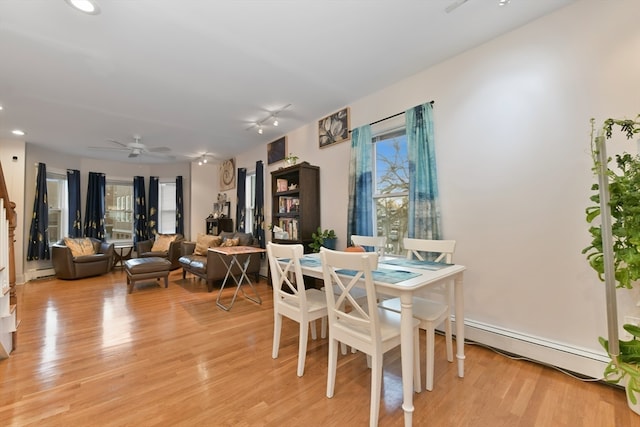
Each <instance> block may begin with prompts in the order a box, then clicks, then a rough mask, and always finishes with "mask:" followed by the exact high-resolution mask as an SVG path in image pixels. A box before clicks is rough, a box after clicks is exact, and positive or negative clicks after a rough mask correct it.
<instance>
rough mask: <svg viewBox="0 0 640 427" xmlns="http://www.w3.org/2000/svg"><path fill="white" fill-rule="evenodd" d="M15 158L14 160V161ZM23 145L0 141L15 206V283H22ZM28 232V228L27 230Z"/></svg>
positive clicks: (1, 156)
mask: <svg viewBox="0 0 640 427" xmlns="http://www.w3.org/2000/svg"><path fill="white" fill-rule="evenodd" d="M14 157H15V160H14ZM25 159H26V156H25V143H24V142H22V141H0V163H2V172H3V173H4V179H5V183H6V185H7V191H8V192H9V197H10V198H11V201H12V202H14V203H15V204H16V215H17V217H18V218H17V224H16V229H15V239H16V241H15V242H14V244H13V250H14V254H15V269H16V270H15V274H16V283H23V282H24V278H23V275H22V268H23V260H22V256H21V254H22V253H23V250H24V246H23V241H22V239H21V236H22V235H23V233H24V230H25V225H24V220H23V217H22V214H23V213H24V208H23V207H24V189H25V180H24V167H25V166H24V165H25ZM27 227H28V226H27ZM27 230H28V228H27Z"/></svg>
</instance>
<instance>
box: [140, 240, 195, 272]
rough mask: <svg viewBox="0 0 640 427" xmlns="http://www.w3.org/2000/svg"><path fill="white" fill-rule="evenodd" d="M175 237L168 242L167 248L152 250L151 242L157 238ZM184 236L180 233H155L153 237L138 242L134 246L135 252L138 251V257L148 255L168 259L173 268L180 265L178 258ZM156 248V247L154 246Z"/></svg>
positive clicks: (147, 256) (146, 256)
mask: <svg viewBox="0 0 640 427" xmlns="http://www.w3.org/2000/svg"><path fill="white" fill-rule="evenodd" d="M174 236H175V238H174V239H173V240H172V241H171V242H169V244H168V247H167V250H155V251H154V250H153V249H154V248H153V244H154V243H155V241H156V240H158V239H168V240H170V239H171V238H173V237H174ZM183 240H184V237H183V236H182V234H157V235H156V238H155V239H149V240H143V241H142V242H138V244H137V247H136V252H137V253H138V258H149V257H159V258H164V259H168V260H169V261H170V262H171V270H175V269H176V268H179V267H180V263H179V262H178V259H179V258H180V246H181V244H182V241H183ZM156 249H157V248H156Z"/></svg>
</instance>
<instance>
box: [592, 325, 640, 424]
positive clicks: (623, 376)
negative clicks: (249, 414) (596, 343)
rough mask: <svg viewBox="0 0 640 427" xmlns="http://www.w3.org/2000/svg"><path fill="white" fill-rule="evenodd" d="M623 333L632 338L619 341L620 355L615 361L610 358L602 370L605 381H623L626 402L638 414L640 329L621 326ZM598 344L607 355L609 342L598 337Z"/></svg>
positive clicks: (615, 382)
mask: <svg viewBox="0 0 640 427" xmlns="http://www.w3.org/2000/svg"><path fill="white" fill-rule="evenodd" d="M622 327H623V328H624V330H625V331H627V332H628V333H630V334H631V336H632V337H633V338H632V339H630V340H628V341H623V340H621V341H620V354H619V355H618V358H617V361H616V359H615V358H614V357H611V361H610V362H609V364H608V365H607V367H606V368H605V370H604V378H605V380H607V381H609V382H611V383H613V384H619V383H620V381H622V380H625V381H626V384H625V389H626V392H627V402H628V404H629V407H630V408H631V410H632V411H634V412H635V413H637V414H640V405H639V404H638V397H637V395H638V393H640V340H638V338H640V327H638V326H636V325H631V324H625V325H623V326H622ZM599 340H600V344H602V347H604V349H605V350H606V351H607V354H609V356H611V354H610V353H609V342H608V341H607V340H606V339H604V338H602V337H600V338H599Z"/></svg>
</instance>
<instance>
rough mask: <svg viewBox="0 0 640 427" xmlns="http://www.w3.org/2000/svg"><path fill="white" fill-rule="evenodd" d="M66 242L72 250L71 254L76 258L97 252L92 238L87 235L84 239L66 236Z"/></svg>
mask: <svg viewBox="0 0 640 427" xmlns="http://www.w3.org/2000/svg"><path fill="white" fill-rule="evenodd" d="M64 244H65V245H66V246H67V247H68V248H69V249H70V250H71V255H73V257H74V258H75V257H79V256H84V255H93V254H95V253H96V251H95V248H94V247H93V243H92V242H91V239H89V238H87V237H85V238H84V239H74V238H71V237H65V238H64Z"/></svg>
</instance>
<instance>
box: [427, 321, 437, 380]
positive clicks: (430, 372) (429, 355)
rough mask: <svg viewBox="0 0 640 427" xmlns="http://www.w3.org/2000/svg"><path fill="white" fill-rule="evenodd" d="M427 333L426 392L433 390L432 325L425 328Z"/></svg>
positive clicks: (433, 332)
mask: <svg viewBox="0 0 640 427" xmlns="http://www.w3.org/2000/svg"><path fill="white" fill-rule="evenodd" d="M426 331H427V364H426V366H425V368H426V370H427V390H429V391H431V390H433V359H434V351H433V347H434V345H435V334H436V331H435V327H434V325H433V324H432V323H429V324H428V325H427V327H426Z"/></svg>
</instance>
